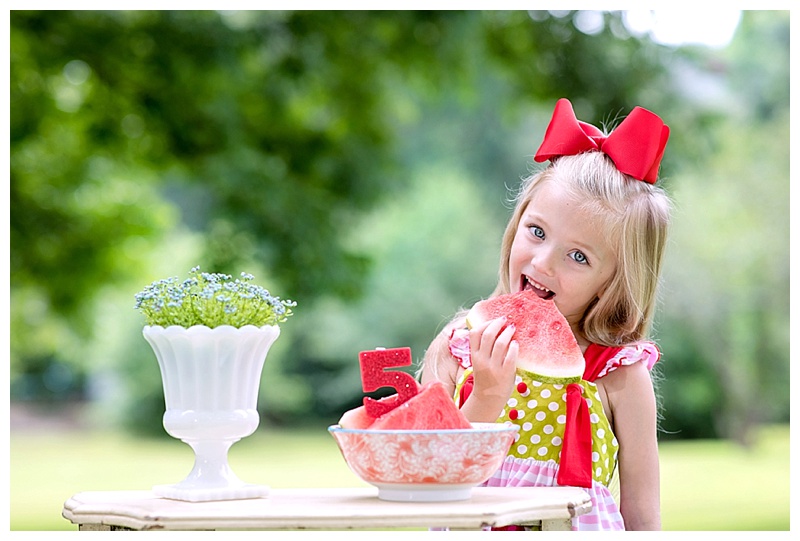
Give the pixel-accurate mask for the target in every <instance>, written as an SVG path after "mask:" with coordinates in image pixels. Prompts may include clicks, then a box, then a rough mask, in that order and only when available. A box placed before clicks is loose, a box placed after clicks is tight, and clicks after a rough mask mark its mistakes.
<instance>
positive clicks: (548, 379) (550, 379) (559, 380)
mask: <svg viewBox="0 0 800 541" xmlns="http://www.w3.org/2000/svg"><path fill="white" fill-rule="evenodd" d="M517 372H518V373H520V375H523V376H527V377H528V378H530V379H532V380H533V381H538V382H541V383H552V384H554V385H558V384H563V385H569V384H570V383H580V382H581V381H582V380H583V376H582V375H581V376H564V377H559V376H545V375H544V374H537V373H536V372H531V371H530V370H525V369H524V368H520V367H517Z"/></svg>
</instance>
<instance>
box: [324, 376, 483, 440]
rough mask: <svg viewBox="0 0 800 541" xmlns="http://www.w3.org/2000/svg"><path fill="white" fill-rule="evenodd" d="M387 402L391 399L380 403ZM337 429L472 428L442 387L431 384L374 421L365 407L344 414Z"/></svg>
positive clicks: (436, 382)
mask: <svg viewBox="0 0 800 541" xmlns="http://www.w3.org/2000/svg"><path fill="white" fill-rule="evenodd" d="M390 398H392V396H388V397H386V398H382V399H381V400H379V402H380V401H383V400H387V399H390ZM339 426H341V427H342V428H355V429H369V430H447V429H453V428H471V427H472V424H471V423H470V422H469V421H468V420H467V418H466V417H465V416H464V414H463V413H461V410H459V409H458V408H457V407H456V405H455V402H453V399H452V398H451V397H450V395H449V394H448V393H447V390H446V389H445V387H444V385H443V384H442V383H440V382H438V381H432V382H430V383H427V384H425V385H423V386H422V387H421V388H420V391H419V392H418V393H417V394H416V395H414V396H413V397H412V398H410V399H408V400H407V401H405V402H403V403H402V404H400V405H399V406H397V407H396V408H393V409H392V410H391V411H389V412H388V413H384V414H383V415H381V416H380V417H378V418H377V419H375V418H373V417H371V416H370V415H369V413H367V407H366V406H359V407H357V408H353V409H351V410H347V411H346V412H344V414H343V415H342V418H341V419H339Z"/></svg>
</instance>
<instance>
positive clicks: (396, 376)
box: [358, 348, 419, 418]
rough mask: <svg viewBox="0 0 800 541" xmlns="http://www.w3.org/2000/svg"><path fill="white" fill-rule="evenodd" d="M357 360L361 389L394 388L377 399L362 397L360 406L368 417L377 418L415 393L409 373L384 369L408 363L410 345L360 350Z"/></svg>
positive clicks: (415, 388) (365, 390)
mask: <svg viewBox="0 0 800 541" xmlns="http://www.w3.org/2000/svg"><path fill="white" fill-rule="evenodd" d="M358 361H359V364H360V365H361V386H362V387H363V389H364V392H367V393H371V392H372V391H377V390H378V389H379V388H381V387H392V388H393V389H394V390H395V391H397V394H395V395H394V396H390V397H387V398H384V399H382V400H380V401H378V400H375V399H374V398H370V397H368V396H365V397H364V407H365V409H366V411H367V415H369V416H370V417H375V418H378V417H380V416H381V415H383V414H384V413H386V412H388V411H390V410H393V409H394V408H396V407H397V406H399V405H400V404H402V403H403V402H405V401H406V400H408V399H409V398H411V397H412V396H414V395H415V394H417V391H418V390H419V386H418V385H417V381H416V380H415V379H414V378H413V377H412V376H411V375H410V374H407V373H405V372H402V371H400V370H385V369H386V368H392V367H398V366H410V365H411V348H394V349H375V350H371V351H362V352H361V353H359V354H358Z"/></svg>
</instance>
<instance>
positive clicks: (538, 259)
mask: <svg viewBox="0 0 800 541" xmlns="http://www.w3.org/2000/svg"><path fill="white" fill-rule="evenodd" d="M553 257H554V254H553V252H552V250H547V249H545V248H542V249H540V250H537V251H536V252H535V253H534V254H533V256H532V257H531V265H532V266H533V268H534V269H535V270H536V272H539V273H541V274H543V275H545V276H553V269H554V268H555V261H554V259H553Z"/></svg>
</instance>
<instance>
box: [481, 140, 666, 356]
mask: <svg viewBox="0 0 800 541" xmlns="http://www.w3.org/2000/svg"><path fill="white" fill-rule="evenodd" d="M546 182H554V183H558V184H559V185H560V186H563V187H565V188H566V189H567V190H568V192H569V193H570V194H571V195H573V196H575V197H576V198H577V199H578V200H583V201H584V203H583V207H584V208H586V209H589V210H591V211H593V212H594V214H595V215H596V216H597V217H598V219H599V220H600V224H601V227H603V231H604V233H605V235H606V238H608V239H609V241H610V246H611V249H612V251H613V253H614V254H615V256H616V272H615V274H614V276H613V277H612V278H611V279H610V281H609V283H608V286H607V288H606V289H605V291H604V293H603V294H602V295H601V296H600V297H599V298H597V299H595V301H594V302H592V304H591V305H590V306H589V308H588V309H587V310H586V313H585V314H584V315H583V318H582V319H581V321H580V323H579V331H580V332H581V333H583V335H584V336H585V337H586V339H587V340H589V341H590V342H594V343H596V344H599V345H604V346H621V345H627V344H631V343H633V342H637V341H639V340H642V339H644V338H646V337H647V334H648V332H650V328H651V326H652V321H653V314H654V312H655V305H656V298H657V296H656V295H657V289H658V284H659V280H660V275H661V265H662V261H663V255H664V247H665V245H666V239H667V229H668V226H669V214H670V201H669V197H668V196H667V194H666V193H665V192H664V190H662V189H661V188H660V187H657V186H655V185H653V184H648V183H646V182H642V181H639V180H636V179H634V178H631V177H629V176H627V175H625V174H623V173H620V172H619V171H618V170H617V169H616V167H615V166H614V163H613V162H612V161H611V159H610V158H608V156H606V155H605V154H603V153H602V152H584V153H582V154H578V155H576V156H562V157H560V158H557V159H555V160H554V161H553V162H552V163H551V164H550V165H549V166H548V167H546V168H545V169H544V170H542V171H540V172H538V173H536V174H533V175H531V176H529V177H527V178H525V179H524V180H523V181H522V185H521V187H520V190H519V192H518V193H517V195H516V197H515V198H514V202H515V207H514V211H513V213H512V215H511V219H510V220H509V222H508V225H507V226H506V230H505V233H504V234H503V240H502V244H501V248H500V271H499V281H498V284H497V287H496V288H495V290H494V292H493V293H492V296H496V295H501V294H504V293H509V292H510V290H511V289H510V284H509V276H508V271H509V257H510V254H511V244H512V243H513V242H514V236H515V235H516V232H517V228H518V227H519V222H520V220H521V219H522V216H523V214H524V213H525V210H526V208H527V206H528V204H529V203H530V201H531V198H532V197H533V195H534V194H535V193H536V191H537V189H538V188H539V187H540V186H542V185H543V184H544V183H546Z"/></svg>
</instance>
